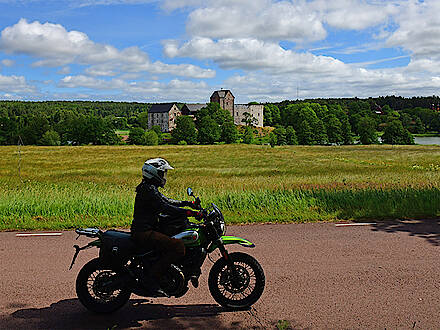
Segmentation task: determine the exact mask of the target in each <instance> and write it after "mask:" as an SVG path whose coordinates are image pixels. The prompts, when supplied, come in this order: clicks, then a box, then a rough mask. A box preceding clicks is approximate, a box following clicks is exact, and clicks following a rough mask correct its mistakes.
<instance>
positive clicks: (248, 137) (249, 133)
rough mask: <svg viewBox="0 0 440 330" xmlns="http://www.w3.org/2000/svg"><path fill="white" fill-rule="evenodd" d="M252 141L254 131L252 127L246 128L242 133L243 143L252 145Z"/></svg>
mask: <svg viewBox="0 0 440 330" xmlns="http://www.w3.org/2000/svg"><path fill="white" fill-rule="evenodd" d="M253 141H254V131H253V129H252V127H250V126H246V127H245V129H244V133H243V143H246V144H252V142H253Z"/></svg>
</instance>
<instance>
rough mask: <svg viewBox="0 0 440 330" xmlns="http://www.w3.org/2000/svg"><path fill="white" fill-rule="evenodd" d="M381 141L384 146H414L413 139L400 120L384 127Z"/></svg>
mask: <svg viewBox="0 0 440 330" xmlns="http://www.w3.org/2000/svg"><path fill="white" fill-rule="evenodd" d="M382 141H383V143H386V144H414V137H413V136H412V134H411V133H410V132H409V131H408V130H407V129H405V128H404V127H403V125H402V122H401V121H400V120H393V121H391V122H389V123H388V125H387V126H386V127H385V130H384V133H383V135H382Z"/></svg>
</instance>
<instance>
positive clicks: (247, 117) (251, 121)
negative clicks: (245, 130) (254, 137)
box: [241, 112, 258, 126]
mask: <svg viewBox="0 0 440 330" xmlns="http://www.w3.org/2000/svg"><path fill="white" fill-rule="evenodd" d="M243 117H244V118H243V119H242V120H241V122H242V123H244V124H246V126H255V125H256V124H257V123H258V119H257V118H255V117H254V116H253V115H252V114H251V113H249V112H244V113H243Z"/></svg>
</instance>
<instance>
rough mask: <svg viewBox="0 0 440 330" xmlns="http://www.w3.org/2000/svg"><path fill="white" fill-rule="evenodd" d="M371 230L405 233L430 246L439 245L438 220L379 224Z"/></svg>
mask: <svg viewBox="0 0 440 330" xmlns="http://www.w3.org/2000/svg"><path fill="white" fill-rule="evenodd" d="M372 230H374V231H384V232H387V233H395V232H406V233H408V234H409V235H410V236H417V237H420V238H424V239H425V240H427V241H428V242H429V243H430V244H432V245H435V246H439V245H440V219H422V220H397V221H386V222H379V223H377V224H375V225H373V229H372Z"/></svg>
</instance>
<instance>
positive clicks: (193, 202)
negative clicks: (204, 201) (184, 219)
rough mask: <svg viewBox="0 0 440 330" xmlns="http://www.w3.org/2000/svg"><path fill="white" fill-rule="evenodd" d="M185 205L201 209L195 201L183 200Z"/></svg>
mask: <svg viewBox="0 0 440 330" xmlns="http://www.w3.org/2000/svg"><path fill="white" fill-rule="evenodd" d="M185 206H188V207H190V208H192V209H194V210H200V209H201V207H200V205H198V204H197V202H196V201H188V202H186V201H185Z"/></svg>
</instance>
